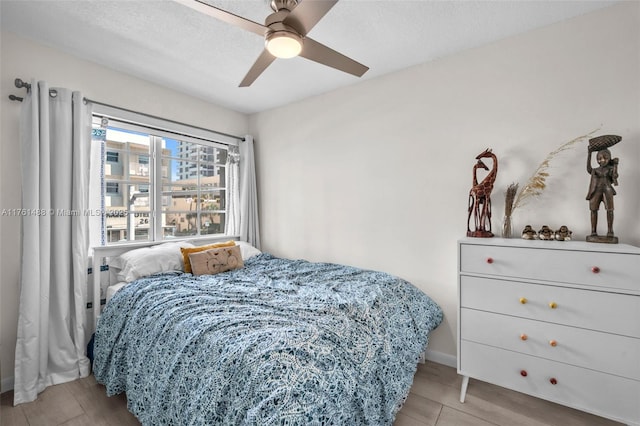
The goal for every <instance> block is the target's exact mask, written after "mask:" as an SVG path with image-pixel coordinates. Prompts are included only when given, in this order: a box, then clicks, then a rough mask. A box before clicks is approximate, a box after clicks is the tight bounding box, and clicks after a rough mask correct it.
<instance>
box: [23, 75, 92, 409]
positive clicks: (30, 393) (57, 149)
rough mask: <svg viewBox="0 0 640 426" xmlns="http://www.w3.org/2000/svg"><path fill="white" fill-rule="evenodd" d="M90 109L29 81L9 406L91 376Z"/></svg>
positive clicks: (75, 95) (73, 96)
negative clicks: (87, 328)
mask: <svg viewBox="0 0 640 426" xmlns="http://www.w3.org/2000/svg"><path fill="white" fill-rule="evenodd" d="M90 135H91V111H90V107H89V106H87V105H85V104H84V103H83V98H82V95H81V94H80V93H79V92H71V91H70V90H68V89H60V88H51V89H50V88H49V87H48V85H47V84H46V83H45V82H36V81H33V82H32V84H31V91H30V93H29V94H27V96H26V97H25V99H24V101H23V105H22V115H21V118H20V143H21V146H22V159H21V161H22V207H23V211H24V212H25V215H23V217H22V258H21V259H22V264H21V277H20V285H21V288H20V304H19V317H18V340H17V344H16V363H15V373H14V374H15V377H14V380H15V382H14V404H20V403H23V402H29V401H33V400H35V399H36V398H37V395H38V393H39V392H41V391H43V390H44V389H45V388H46V387H47V386H49V385H54V384H58V383H64V382H67V381H71V380H74V379H77V378H79V377H86V376H88V375H89V372H90V371H89V370H90V367H89V360H88V359H87V357H86V354H85V352H86V349H85V348H86V342H87V339H86V336H85V322H86V316H85V312H86V311H85V303H86V283H87V251H88V226H87V216H86V215H85V209H87V207H88V201H87V199H88V179H89V175H88V171H89V148H90V145H89V144H90V141H89V138H90Z"/></svg>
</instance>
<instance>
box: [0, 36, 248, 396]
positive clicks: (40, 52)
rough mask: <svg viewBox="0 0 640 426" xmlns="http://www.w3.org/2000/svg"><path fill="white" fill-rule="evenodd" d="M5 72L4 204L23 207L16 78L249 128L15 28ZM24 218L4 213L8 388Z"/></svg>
mask: <svg viewBox="0 0 640 426" xmlns="http://www.w3.org/2000/svg"><path fill="white" fill-rule="evenodd" d="M0 59H1V62H2V65H1V67H2V68H1V69H0V71H1V73H0V87H1V90H0V92H1V94H0V120H1V121H0V123H1V133H0V134H1V143H0V208H6V209H9V208H19V207H20V206H21V198H20V178H19V177H20V173H21V172H20V162H19V156H20V145H19V144H18V117H19V112H20V104H19V103H17V102H12V101H10V100H9V99H8V96H9V94H12V93H13V94H16V95H18V96H24V90H19V89H17V88H16V87H15V86H14V84H13V80H14V79H15V78H17V77H18V78H22V79H23V80H26V81H30V80H31V79H32V78H35V79H37V80H46V81H47V82H48V83H49V84H50V85H51V86H60V87H67V88H70V89H74V90H80V91H82V92H83V94H84V96H86V97H88V98H91V99H95V100H97V101H101V102H106V103H110V104H114V105H118V106H123V107H126V108H129V109H133V110H136V111H143V112H146V113H149V114H153V115H157V116H160V117H165V118H169V119H173V120H177V121H182V122H186V123H190V124H194V125H196V126H201V127H205V128H210V129H214V130H218V131H220V132H224V133H229V134H236V135H243V134H246V133H247V129H248V119H247V116H246V115H244V114H241V113H238V112H235V111H231V110H228V109H225V108H221V107H218V106H215V105H212V104H209V103H206V102H203V101H201V100H199V99H196V98H193V97H190V96H186V95H183V94H180V93H177V92H174V91H171V90H168V89H165V88H162V87H160V86H157V85H154V84H152V83H148V82H145V81H143V80H139V79H136V78H133V77H131V76H128V75H126V74H123V73H120V72H117V71H114V70H110V69H107V68H104V67H101V66H98V65H96V64H94V63H91V62H87V61H83V60H80V59H77V58H75V57H73V56H69V55H66V54H64V53H61V52H60V51H57V50H53V49H49V48H47V47H44V46H42V45H39V44H34V43H31V42H29V41H27V40H25V39H22V38H20V37H17V36H15V35H13V34H11V33H7V32H2V35H1V57H0ZM19 253H20V219H19V218H18V217H6V216H2V217H1V222H0V259H1V260H0V262H1V263H0V264H1V269H0V324H1V325H0V370H1V371H0V375H1V378H2V387H3V389H4V388H6V387H7V386H10V385H11V383H12V377H13V364H14V351H15V342H16V327H17V318H18V298H19V289H18V276H19V271H20V257H19Z"/></svg>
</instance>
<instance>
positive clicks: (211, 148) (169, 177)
mask: <svg viewBox="0 0 640 426" xmlns="http://www.w3.org/2000/svg"><path fill="white" fill-rule="evenodd" d="M103 125H104V120H101V119H100V118H99V117H95V118H94V127H101V126H103ZM185 139H189V138H185ZM191 139H193V138H191ZM94 143H102V144H104V147H103V149H102V152H103V162H102V165H103V166H102V169H101V170H102V175H101V176H100V178H101V182H102V184H101V189H100V191H101V193H102V196H101V197H102V198H101V199H102V205H103V211H102V212H101V223H102V225H101V227H100V228H101V232H102V241H104V242H105V243H106V244H109V243H115V242H126V241H155V240H165V239H172V238H181V237H197V236H201V235H214V234H224V231H225V218H226V213H227V211H226V206H225V191H226V187H225V167H226V165H225V163H226V159H227V145H224V144H220V143H215V142H207V141H193V140H183V139H182V138H179V137H177V138H175V139H173V138H170V137H167V136H166V135H158V134H155V132H154V131H153V130H152V129H150V128H145V127H143V126H139V125H131V124H129V123H127V124H126V125H121V123H118V122H117V121H109V125H108V126H107V127H106V137H105V138H104V140H95V141H94Z"/></svg>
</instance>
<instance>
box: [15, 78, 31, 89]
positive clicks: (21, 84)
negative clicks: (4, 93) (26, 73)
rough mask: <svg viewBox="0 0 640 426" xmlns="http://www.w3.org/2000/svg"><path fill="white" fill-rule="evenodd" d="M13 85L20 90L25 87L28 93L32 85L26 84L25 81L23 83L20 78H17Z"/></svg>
mask: <svg viewBox="0 0 640 426" xmlns="http://www.w3.org/2000/svg"><path fill="white" fill-rule="evenodd" d="M13 83H14V84H15V85H16V87H17V88H18V89H22V88H23V87H26V89H27V91H29V90H30V89H31V85H30V84H29V83H25V82H24V81H22V79H20V78H16V79H15V80H14V81H13Z"/></svg>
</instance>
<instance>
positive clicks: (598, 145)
mask: <svg viewBox="0 0 640 426" xmlns="http://www.w3.org/2000/svg"><path fill="white" fill-rule="evenodd" d="M621 140H622V138H621V137H620V136H617V135H604V136H598V137H596V138H593V139H589V147H588V149H587V152H588V154H587V173H589V174H590V175H591V182H590V183H589V192H588V193H587V200H589V210H590V211H591V235H589V236H587V241H589V242H594V243H612V244H616V243H617V242H618V237H616V236H615V235H614V234H613V196H614V195H616V190H615V189H613V185H618V159H617V158H611V152H610V151H609V149H608V148H610V147H612V146H613V145H615V144H617V143H618V142H620V141H621ZM595 151H597V152H598V153H597V154H596V161H597V162H598V165H599V167H596V168H593V167H591V157H592V156H593V153H594V152H595ZM600 203H602V204H603V205H604V209H605V210H606V212H607V235H606V236H604V235H598V232H597V228H598V209H599V208H600Z"/></svg>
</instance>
